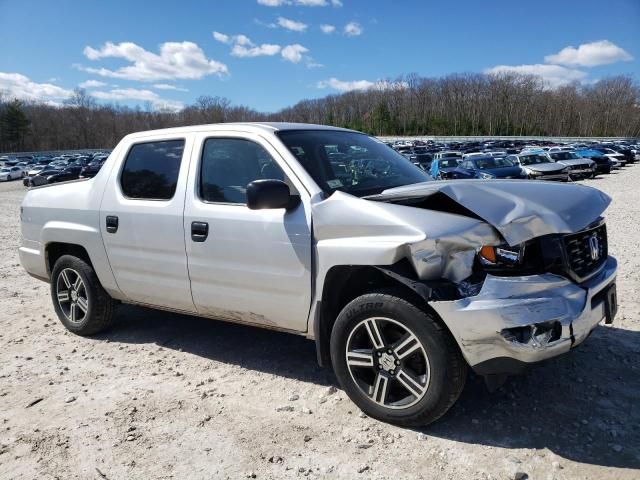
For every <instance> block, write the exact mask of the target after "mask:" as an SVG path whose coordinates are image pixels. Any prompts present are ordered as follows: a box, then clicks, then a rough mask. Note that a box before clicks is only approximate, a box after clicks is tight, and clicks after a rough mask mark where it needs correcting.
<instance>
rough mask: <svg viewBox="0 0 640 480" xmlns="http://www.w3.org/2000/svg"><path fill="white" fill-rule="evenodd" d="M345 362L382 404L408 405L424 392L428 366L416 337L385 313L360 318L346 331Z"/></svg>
mask: <svg viewBox="0 0 640 480" xmlns="http://www.w3.org/2000/svg"><path fill="white" fill-rule="evenodd" d="M346 362H347V368H348V369H349V373H350V374H351V378H352V379H353V381H354V382H355V383H356V385H357V386H358V388H359V389H360V390H361V391H362V392H363V393H364V394H365V395H366V396H368V397H369V398H370V399H371V400H372V401H374V402H375V403H377V404H378V405H381V406H383V407H385V408H392V409H402V408H409V407H411V406H412V405H415V404H416V403H417V402H419V401H420V400H421V399H422V398H423V397H424V396H425V394H426V393H427V390H428V388H429V380H430V377H431V368H430V364H429V357H428V355H427V353H426V351H425V348H424V346H423V345H422V343H421V342H420V340H419V339H418V337H417V336H416V335H415V334H414V333H413V332H412V331H411V330H410V329H409V328H407V327H406V326H405V325H403V324H401V323H400V322H397V321H395V320H392V319H390V318H384V317H372V318H367V319H365V320H362V321H361V322H360V323H358V324H357V325H356V326H355V328H354V329H353V330H352V331H351V333H350V334H349V338H348V339H347V345H346Z"/></svg>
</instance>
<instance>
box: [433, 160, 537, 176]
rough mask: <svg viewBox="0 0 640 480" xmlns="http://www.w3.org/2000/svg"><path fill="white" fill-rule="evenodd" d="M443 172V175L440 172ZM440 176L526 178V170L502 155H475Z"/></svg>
mask: <svg viewBox="0 0 640 480" xmlns="http://www.w3.org/2000/svg"><path fill="white" fill-rule="evenodd" d="M442 173H444V175H443V174H442ZM442 173H441V175H440V178H447V179H449V178H481V179H486V180H488V179H492V178H519V179H526V178H527V174H526V172H525V171H524V170H523V169H522V168H520V167H519V166H518V165H515V164H513V163H512V162H511V161H509V160H507V159H506V158H502V157H492V156H490V155H487V156H477V157H471V158H467V159H465V160H463V161H462V162H461V163H460V164H459V165H458V166H457V167H456V168H455V169H452V170H450V171H448V172H442Z"/></svg>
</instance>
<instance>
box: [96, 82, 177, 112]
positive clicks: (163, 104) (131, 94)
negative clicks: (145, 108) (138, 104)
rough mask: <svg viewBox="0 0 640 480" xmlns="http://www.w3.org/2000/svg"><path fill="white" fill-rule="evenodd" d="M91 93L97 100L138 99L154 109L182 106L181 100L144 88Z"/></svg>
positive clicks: (175, 108)
mask: <svg viewBox="0 0 640 480" xmlns="http://www.w3.org/2000/svg"><path fill="white" fill-rule="evenodd" d="M91 95H92V96H93V97H95V98H97V99H99V100H113V101H116V102H117V101H126V100H138V101H143V102H150V103H151V105H152V106H153V108H154V109H156V110H171V111H178V110H180V109H182V108H183V107H184V105H183V103H182V102H178V101H175V100H167V99H164V98H161V97H160V95H158V94H157V93H155V92H152V91H151V90H146V89H145V90H140V89H137V88H122V89H114V90H109V91H97V92H91Z"/></svg>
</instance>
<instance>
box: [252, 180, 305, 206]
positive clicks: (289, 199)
mask: <svg viewBox="0 0 640 480" xmlns="http://www.w3.org/2000/svg"><path fill="white" fill-rule="evenodd" d="M299 203H300V197H299V196H298V195H291V191H290V190H289V185H287V184H286V183H284V182H283V181H282V180H272V179H262V180H254V181H253V182H251V183H250V184H249V185H247V207H249V208H250V209H251V210H262V209H265V208H286V209H287V210H289V209H291V208H295V207H296V206H297V205H298V204H299Z"/></svg>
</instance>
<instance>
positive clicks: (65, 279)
mask: <svg viewBox="0 0 640 480" xmlns="http://www.w3.org/2000/svg"><path fill="white" fill-rule="evenodd" d="M51 298H52V300H53V306H54V308H55V311H56V314H57V315H58V318H59V319H60V321H61V322H62V324H63V325H64V326H65V327H66V328H67V329H68V330H69V331H71V332H73V333H77V334H78V335H93V334H95V333H98V332H100V331H102V330H105V329H107V328H108V327H110V326H111V324H112V323H113V317H114V309H115V305H116V302H115V301H114V300H113V299H112V298H111V297H110V296H109V294H108V293H107V292H106V291H105V290H104V289H103V288H102V285H100V281H99V280H98V277H97V275H96V273H95V271H94V270H93V268H91V266H90V265H89V264H87V262H85V261H84V260H82V259H80V258H77V257H74V256H71V255H63V256H62V257H60V258H59V259H58V260H57V261H56V263H55V266H54V267H53V271H52V273H51Z"/></svg>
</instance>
